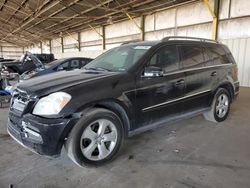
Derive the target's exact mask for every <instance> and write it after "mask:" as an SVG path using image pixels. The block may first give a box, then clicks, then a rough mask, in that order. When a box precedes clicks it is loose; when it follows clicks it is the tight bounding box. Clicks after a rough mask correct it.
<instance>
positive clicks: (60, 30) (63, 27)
mask: <svg viewBox="0 0 250 188" xmlns="http://www.w3.org/2000/svg"><path fill="white" fill-rule="evenodd" d="M153 1H154V0H145V1H144V2H143V3H142V2H141V1H140V2H139V3H138V4H136V5H135V6H134V7H137V6H141V5H144V4H147V3H150V2H153ZM133 2H135V1H133ZM130 3H131V2H127V3H125V4H122V5H121V6H119V8H123V6H128V5H129V4H130ZM115 14H117V13H114V12H113V13H109V14H105V15H103V16H100V17H98V18H96V19H93V20H80V21H78V22H75V23H72V24H69V25H66V26H65V25H64V26H62V27H60V28H58V29H55V30H52V31H50V32H48V33H46V35H48V34H50V33H53V34H52V35H54V34H55V32H64V31H65V30H67V29H69V28H73V27H78V26H79V25H82V24H83V23H84V24H85V25H87V24H89V23H93V22H94V21H97V20H100V19H103V18H106V17H108V16H113V15H115ZM78 15H81V13H79V14H78ZM118 15H120V13H119V14H118ZM70 19H72V17H70V18H68V19H67V20H64V21H62V22H60V23H57V24H54V25H59V24H63V23H64V22H66V21H69V20H70ZM54 25H51V26H50V27H47V28H46V29H49V28H52V27H54ZM48 36H51V35H48Z"/></svg>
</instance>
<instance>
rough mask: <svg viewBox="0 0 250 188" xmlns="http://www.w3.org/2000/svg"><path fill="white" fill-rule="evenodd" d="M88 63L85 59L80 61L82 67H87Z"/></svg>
mask: <svg viewBox="0 0 250 188" xmlns="http://www.w3.org/2000/svg"><path fill="white" fill-rule="evenodd" d="M87 63H88V61H87V60H83V59H81V60H80V65H81V67H83V66H85V65H86V64H87Z"/></svg>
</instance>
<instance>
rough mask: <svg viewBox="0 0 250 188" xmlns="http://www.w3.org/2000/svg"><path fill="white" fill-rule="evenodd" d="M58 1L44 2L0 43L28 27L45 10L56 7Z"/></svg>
mask: <svg viewBox="0 0 250 188" xmlns="http://www.w3.org/2000/svg"><path fill="white" fill-rule="evenodd" d="M59 3H60V1H59V0H58V1H52V2H50V1H49V0H47V1H45V2H44V3H43V4H42V5H41V6H40V7H39V10H38V12H37V13H36V14H35V15H34V16H32V15H30V16H28V17H27V18H26V19H24V20H25V21H24V23H23V24H22V25H20V26H19V27H17V28H16V29H14V30H13V31H12V32H11V33H9V34H7V35H6V36H5V37H3V38H2V39H1V40H0V42H1V41H3V40H4V39H6V38H7V37H9V36H10V35H11V34H14V33H15V32H17V31H19V30H20V29H22V28H23V27H25V26H26V25H28V24H29V23H30V22H32V21H33V20H35V19H36V18H37V17H38V16H40V15H41V14H43V13H44V12H46V11H47V10H49V9H51V8H52V7H54V6H56V5H57V4H59Z"/></svg>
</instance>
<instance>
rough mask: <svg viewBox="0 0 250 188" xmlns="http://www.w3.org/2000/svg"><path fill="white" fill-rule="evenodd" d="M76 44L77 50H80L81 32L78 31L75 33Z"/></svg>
mask: <svg viewBox="0 0 250 188" xmlns="http://www.w3.org/2000/svg"><path fill="white" fill-rule="evenodd" d="M77 42H78V43H77V44H78V45H77V46H78V51H79V52H80V51H81V33H80V32H78V33H77Z"/></svg>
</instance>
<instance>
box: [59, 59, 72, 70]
mask: <svg viewBox="0 0 250 188" xmlns="http://www.w3.org/2000/svg"><path fill="white" fill-rule="evenodd" d="M68 69H69V62H68V61H67V62H65V63H63V64H61V65H59V66H58V68H57V70H58V71H61V70H68Z"/></svg>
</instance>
